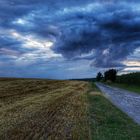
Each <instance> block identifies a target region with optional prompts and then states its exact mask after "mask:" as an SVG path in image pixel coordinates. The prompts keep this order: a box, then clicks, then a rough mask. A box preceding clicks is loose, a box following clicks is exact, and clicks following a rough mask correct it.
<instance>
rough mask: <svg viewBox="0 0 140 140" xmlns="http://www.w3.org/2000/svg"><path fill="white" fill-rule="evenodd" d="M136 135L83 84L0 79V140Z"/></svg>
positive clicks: (96, 92) (133, 128) (131, 125)
mask: <svg viewBox="0 0 140 140" xmlns="http://www.w3.org/2000/svg"><path fill="white" fill-rule="evenodd" d="M108 110H109V111H108ZM139 131H140V127H139V126H138V125H137V124H135V123H134V122H133V121H132V120H131V119H130V118H129V117H128V116H127V115H125V114H124V113H122V112H121V111H120V110H118V109H117V108H116V107H115V106H113V105H112V104H111V103H110V102H109V101H107V99H105V98H104V97H103V94H102V93H101V92H100V91H99V90H98V89H97V88H95V85H94V84H93V85H91V83H89V82H82V81H56V80H39V79H10V78H1V79H0V140H46V139H47V140H100V139H107V140H112V139H116V140H117V139H120V140H121V139H127V140H129V139H133V140H139V138H140V134H139Z"/></svg>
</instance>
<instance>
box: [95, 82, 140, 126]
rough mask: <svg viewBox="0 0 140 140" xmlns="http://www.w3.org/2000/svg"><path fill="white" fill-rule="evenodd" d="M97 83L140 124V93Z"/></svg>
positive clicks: (111, 99) (106, 94) (114, 102)
mask: <svg viewBox="0 0 140 140" xmlns="http://www.w3.org/2000/svg"><path fill="white" fill-rule="evenodd" d="M96 85H97V86H98V88H99V89H100V90H101V91H102V92H103V93H104V95H105V96H106V97H107V98H108V99H109V100H110V101H111V102H112V103H113V104H114V105H116V106H117V107H118V108H120V109H121V110H122V111H123V112H125V113H126V114H127V115H128V116H130V117H131V118H132V119H133V120H134V121H135V122H136V123H138V124H140V95H139V94H136V93H133V92H129V91H127V90H123V89H120V88H114V87H111V86H107V85H104V84H101V83H96Z"/></svg>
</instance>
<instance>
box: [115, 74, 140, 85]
mask: <svg viewBox="0 0 140 140" xmlns="http://www.w3.org/2000/svg"><path fill="white" fill-rule="evenodd" d="M116 82H117V83H122V84H123V83H124V84H128V85H129V84H130V85H138V86H140V72H136V73H129V74H124V75H121V76H117V79H116Z"/></svg>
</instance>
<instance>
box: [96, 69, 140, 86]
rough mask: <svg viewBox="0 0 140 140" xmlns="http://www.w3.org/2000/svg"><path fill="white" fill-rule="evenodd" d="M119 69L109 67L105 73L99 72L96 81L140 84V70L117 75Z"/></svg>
mask: <svg viewBox="0 0 140 140" xmlns="http://www.w3.org/2000/svg"><path fill="white" fill-rule="evenodd" d="M117 73H118V71H117V70H116V69H109V70H107V71H105V72H104V73H103V74H102V73H101V72H99V73H98V74H97V76H96V81H101V82H109V81H110V82H115V83H122V84H127V85H129V84H130V85H137V86H140V72H135V73H129V74H123V75H120V76H119V75H117Z"/></svg>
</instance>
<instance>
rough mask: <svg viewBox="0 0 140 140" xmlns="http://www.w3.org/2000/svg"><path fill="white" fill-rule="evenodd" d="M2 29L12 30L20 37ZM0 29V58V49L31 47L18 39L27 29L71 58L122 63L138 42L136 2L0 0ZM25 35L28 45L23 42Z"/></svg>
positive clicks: (1, 56)
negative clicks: (49, 41)
mask: <svg viewBox="0 0 140 140" xmlns="http://www.w3.org/2000/svg"><path fill="white" fill-rule="evenodd" d="M1 29H2V30H1ZM4 30H6V31H8V30H13V31H14V32H15V33H17V34H19V36H21V38H20V37H19V38H18V37H17V38H15V37H14V36H12V35H8V34H7V33H4ZM0 31H1V32H3V35H1V34H0V60H1V61H4V60H5V61H9V56H8V57H4V54H5V55H10V54H11V55H13V56H19V57H20V55H21V54H23V53H24V52H29V51H30V50H29V47H31V48H34V46H30V45H32V44H33V43H32V42H30V40H28V38H26V39H24V36H25V35H30V37H32V38H30V39H38V40H40V42H41V41H42V40H44V41H46V40H51V41H54V42H55V44H54V46H53V47H52V50H53V51H54V52H55V53H56V54H61V55H62V56H63V57H64V58H66V59H68V60H71V61H73V62H75V61H76V60H80V62H81V61H82V60H89V61H90V62H92V64H91V65H92V66H96V67H101V68H108V67H124V64H122V61H124V60H125V59H126V58H127V57H129V56H130V55H131V54H133V52H134V51H135V50H136V49H137V48H138V47H139V46H140V2H139V0H130V1H129V2H128V0H86V1H83V0H76V1H75V0H69V1H68V0H0ZM3 36H4V37H3ZM26 37H28V36H26ZM26 41H29V42H28V44H30V45H29V47H28V50H27V48H26V47H25V48H24V47H23V44H24V43H25V44H26ZM31 41H32V40H31ZM33 41H36V40H33ZM40 49H42V48H40ZM30 53H31V52H30ZM44 55H45V53H44ZM46 55H49V54H47V52H46ZM29 56H30V55H29ZM29 56H28V57H29ZM25 57H26V56H25ZM11 59H12V58H11ZM50 59H51V58H50ZM58 59H59V58H58ZM38 61H39V60H38ZM41 61H42V60H41ZM39 62H40V61H39ZM51 63H52V64H53V62H51ZM81 63H82V62H81ZM55 65H56V64H55Z"/></svg>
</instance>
